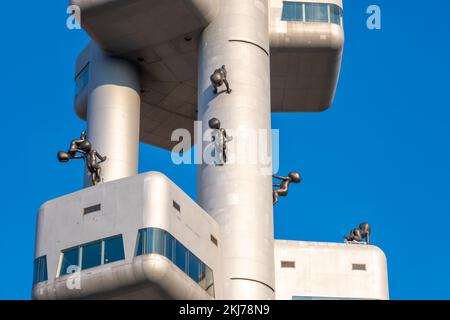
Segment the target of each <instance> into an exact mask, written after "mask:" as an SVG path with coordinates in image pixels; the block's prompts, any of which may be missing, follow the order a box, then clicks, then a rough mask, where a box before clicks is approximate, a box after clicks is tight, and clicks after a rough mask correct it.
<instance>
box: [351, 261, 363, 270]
mask: <svg viewBox="0 0 450 320" xmlns="http://www.w3.org/2000/svg"><path fill="white" fill-rule="evenodd" d="M352 270H357V271H366V265H365V264H358V263H354V264H352Z"/></svg>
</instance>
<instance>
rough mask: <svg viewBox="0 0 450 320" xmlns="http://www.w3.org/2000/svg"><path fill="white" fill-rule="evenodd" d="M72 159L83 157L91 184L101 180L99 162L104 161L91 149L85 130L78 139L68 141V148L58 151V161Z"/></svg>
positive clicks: (104, 158)
mask: <svg viewBox="0 0 450 320" xmlns="http://www.w3.org/2000/svg"><path fill="white" fill-rule="evenodd" d="M72 159H84V163H85V165H86V169H87V170H88V172H89V175H90V176H91V181H92V184H93V185H96V184H97V183H99V182H101V170H102V168H101V166H100V163H102V162H105V161H106V156H105V157H103V156H102V155H100V154H99V153H98V152H97V151H96V150H93V149H92V144H91V142H90V141H89V140H88V139H87V137H86V131H83V132H82V133H81V135H80V138H79V139H74V140H72V142H71V143H70V146H69V150H68V151H67V152H65V151H59V152H58V161H59V162H62V163H66V162H69V161H70V160H72Z"/></svg>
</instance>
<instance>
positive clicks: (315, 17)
mask: <svg viewBox="0 0 450 320" xmlns="http://www.w3.org/2000/svg"><path fill="white" fill-rule="evenodd" d="M305 17H306V21H307V22H328V4H325V3H305Z"/></svg>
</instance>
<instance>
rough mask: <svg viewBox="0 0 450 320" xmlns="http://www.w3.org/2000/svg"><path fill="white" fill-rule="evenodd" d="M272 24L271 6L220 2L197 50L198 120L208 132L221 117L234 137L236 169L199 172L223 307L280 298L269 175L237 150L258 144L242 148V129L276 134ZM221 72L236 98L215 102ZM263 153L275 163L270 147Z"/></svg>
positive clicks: (223, 97) (225, 97) (237, 0)
mask: <svg viewBox="0 0 450 320" xmlns="http://www.w3.org/2000/svg"><path fill="white" fill-rule="evenodd" d="M268 23H269V18H268V2H267V0H263V1H259V0H258V1H241V0H230V1H226V2H224V1H221V2H220V13H219V15H218V17H217V18H216V19H215V20H214V21H213V22H212V23H211V24H210V25H209V26H208V27H207V28H206V29H205V30H204V31H203V34H202V36H201V39H200V44H199V46H200V52H199V64H198V65H199V82H198V105H199V113H198V117H199V120H200V121H202V123H203V131H206V130H207V129H208V121H209V119H211V118H213V117H216V118H218V119H219V120H220V121H221V123H222V127H224V128H226V129H227V130H232V131H233V132H234V133H235V134H234V135H233V140H232V142H231V143H230V145H231V144H234V145H233V147H234V148H230V152H229V157H230V158H232V159H233V160H234V161H233V160H231V161H230V162H231V163H230V164H226V165H225V166H219V167H216V166H214V165H207V164H203V165H201V166H200V168H199V170H200V172H199V203H200V205H201V206H202V208H203V209H204V210H205V211H207V212H208V213H209V214H210V215H212V217H213V218H214V219H215V220H216V221H217V222H218V223H219V225H220V227H221V231H222V257H223V268H224V272H223V277H224V278H223V283H224V298H225V299H273V298H274V297H275V293H274V285H275V283H274V282H275V280H274V266H273V264H271V263H267V261H272V260H273V254H274V241H273V239H274V236H273V206H272V197H271V192H272V178H271V167H270V168H269V171H267V170H264V168H263V164H260V163H259V161H255V162H253V163H252V161H241V160H245V159H242V158H238V156H237V155H236V152H238V150H242V148H238V147H236V145H239V144H247V143H254V142H255V141H243V137H242V135H240V134H239V130H240V129H244V128H245V129H246V130H248V131H250V132H254V133H255V132H256V133H259V132H260V131H259V130H261V129H262V130H263V131H262V132H266V133H268V132H269V131H270V128H271V126H270V114H271V108H270V61H269V53H268V52H269V27H268ZM222 65H225V66H226V68H227V73H228V79H229V81H230V84H231V87H232V93H231V94H227V93H226V92H223V93H220V90H219V94H218V95H215V94H213V90H212V87H211V81H210V76H211V74H212V73H213V71H214V70H215V69H217V68H219V67H221V66H222ZM266 137H269V138H270V135H269V134H267V135H266ZM207 145H208V144H207V143H204V144H203V149H205V147H206V146H207ZM265 145H266V146H267V147H268V148H267V149H268V150H269V151H267V150H264V152H266V153H267V152H268V153H269V155H270V154H271V144H270V141H269V142H268V143H267V144H265ZM247 147H249V148H252V147H257V146H247ZM231 150H232V151H231ZM239 156H242V155H239ZM247 160H250V159H247ZM266 167H267V164H266ZM266 169H267V168H266Z"/></svg>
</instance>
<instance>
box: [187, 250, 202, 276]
mask: <svg viewBox="0 0 450 320" xmlns="http://www.w3.org/2000/svg"><path fill="white" fill-rule="evenodd" d="M188 261H189V270H188V275H189V277H191V279H192V280H194V281H195V282H197V283H198V282H199V281H200V270H201V269H202V268H201V266H200V264H202V263H201V262H200V260H199V259H198V258H197V257H196V256H194V255H193V254H192V253H191V252H189V253H188Z"/></svg>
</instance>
